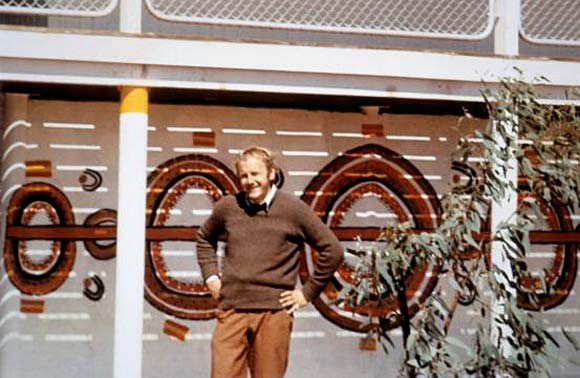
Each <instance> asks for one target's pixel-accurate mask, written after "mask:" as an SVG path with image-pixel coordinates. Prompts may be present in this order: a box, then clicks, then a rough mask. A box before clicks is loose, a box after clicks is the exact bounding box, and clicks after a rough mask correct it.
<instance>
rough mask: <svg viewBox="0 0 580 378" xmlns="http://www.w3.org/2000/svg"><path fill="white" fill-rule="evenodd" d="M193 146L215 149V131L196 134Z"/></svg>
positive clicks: (194, 134)
mask: <svg viewBox="0 0 580 378" xmlns="http://www.w3.org/2000/svg"><path fill="white" fill-rule="evenodd" d="M193 145H194V146H200V147H215V133H214V132H213V131H199V132H198V131H196V132H194V133H193Z"/></svg>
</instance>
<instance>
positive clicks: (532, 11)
mask: <svg viewBox="0 0 580 378" xmlns="http://www.w3.org/2000/svg"><path fill="white" fill-rule="evenodd" d="M520 33H521V35H522V37H524V38H525V39H526V40H528V41H530V42H533V43H544V44H552V45H571V46H580V0H550V1H546V0H522V20H521V28H520Z"/></svg>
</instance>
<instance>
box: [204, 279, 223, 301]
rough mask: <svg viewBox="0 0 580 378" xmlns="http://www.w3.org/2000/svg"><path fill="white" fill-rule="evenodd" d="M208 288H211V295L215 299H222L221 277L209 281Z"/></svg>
mask: <svg viewBox="0 0 580 378" xmlns="http://www.w3.org/2000/svg"><path fill="white" fill-rule="evenodd" d="M206 285H207V288H208V289H209V292H210V293H211V296H212V297H213V299H215V300H219V299H220V291H221V289H222V280H220V279H219V278H216V279H213V280H210V281H209V282H207V283H206Z"/></svg>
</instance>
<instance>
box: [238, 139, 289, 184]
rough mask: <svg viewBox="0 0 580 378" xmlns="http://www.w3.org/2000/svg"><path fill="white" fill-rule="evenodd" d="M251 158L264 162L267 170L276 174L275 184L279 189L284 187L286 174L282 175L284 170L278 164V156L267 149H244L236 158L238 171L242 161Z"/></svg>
mask: <svg viewBox="0 0 580 378" xmlns="http://www.w3.org/2000/svg"><path fill="white" fill-rule="evenodd" d="M249 157H253V158H256V159H259V160H261V161H263V162H264V164H265V165H266V168H267V169H268V172H270V171H272V170H274V171H275V172H276V178H275V179H274V184H275V185H276V186H277V187H279V188H281V187H282V185H283V184H284V174H283V173H282V170H281V169H280V167H279V166H278V163H277V162H276V156H275V155H274V153H273V152H272V151H270V150H269V149H267V148H266V147H260V146H250V147H248V148H246V149H244V150H243V151H242V152H240V153H239V154H238V155H237V156H236V160H235V165H236V171H237V170H238V165H239V163H240V161H242V160H246V159H247V158H249Z"/></svg>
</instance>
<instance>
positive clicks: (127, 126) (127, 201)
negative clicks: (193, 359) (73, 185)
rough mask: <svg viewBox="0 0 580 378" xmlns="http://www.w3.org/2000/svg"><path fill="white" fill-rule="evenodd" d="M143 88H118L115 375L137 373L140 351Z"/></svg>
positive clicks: (127, 377) (136, 377)
mask: <svg viewBox="0 0 580 378" xmlns="http://www.w3.org/2000/svg"><path fill="white" fill-rule="evenodd" d="M147 109H148V92H147V89H146V88H137V87H123V88H121V115H120V130H119V181H118V199H117V201H118V205H117V209H118V210H117V211H118V213H117V257H116V264H117V270H116V278H115V280H116V281H115V282H116V289H115V343H114V344H115V345H114V356H113V359H114V363H113V365H114V366H113V368H114V377H115V378H140V377H141V365H142V352H143V288H144V283H143V281H144V274H145V206H146V186H147V183H146V179H147V177H146V172H147V123H148V115H147Z"/></svg>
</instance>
